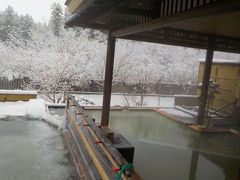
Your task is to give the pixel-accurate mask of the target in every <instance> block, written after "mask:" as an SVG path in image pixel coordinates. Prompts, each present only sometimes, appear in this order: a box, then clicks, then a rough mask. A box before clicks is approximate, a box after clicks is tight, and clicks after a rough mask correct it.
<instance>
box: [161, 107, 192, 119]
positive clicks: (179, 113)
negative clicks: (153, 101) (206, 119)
mask: <svg viewBox="0 0 240 180" xmlns="http://www.w3.org/2000/svg"><path fill="white" fill-rule="evenodd" d="M160 110H163V111H165V112H166V113H168V114H171V115H174V116H177V117H181V118H193V116H191V115H189V114H187V113H184V112H182V111H179V110H177V109H174V108H160Z"/></svg>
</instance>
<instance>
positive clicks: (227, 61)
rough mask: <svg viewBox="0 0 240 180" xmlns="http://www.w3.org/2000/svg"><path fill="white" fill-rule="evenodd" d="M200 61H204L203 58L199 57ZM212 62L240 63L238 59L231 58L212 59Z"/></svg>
mask: <svg viewBox="0 0 240 180" xmlns="http://www.w3.org/2000/svg"><path fill="white" fill-rule="evenodd" d="M198 61H199V62H200V63H204V62H205V59H202V58H201V59H199V60H198ZM213 63H219V64H221V63H222V64H240V60H233V59H213Z"/></svg>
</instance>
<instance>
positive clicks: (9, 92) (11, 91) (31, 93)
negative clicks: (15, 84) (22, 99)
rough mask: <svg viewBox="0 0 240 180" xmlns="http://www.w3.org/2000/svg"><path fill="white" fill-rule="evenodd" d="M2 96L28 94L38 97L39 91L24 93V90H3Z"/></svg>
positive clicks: (1, 91)
mask: <svg viewBox="0 0 240 180" xmlns="http://www.w3.org/2000/svg"><path fill="white" fill-rule="evenodd" d="M0 94H28V95H37V91H24V90H5V89H1V90H0Z"/></svg>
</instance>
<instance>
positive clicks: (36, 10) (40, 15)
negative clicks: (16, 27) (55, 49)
mask: <svg viewBox="0 0 240 180" xmlns="http://www.w3.org/2000/svg"><path fill="white" fill-rule="evenodd" d="M65 1H66V0H0V11H2V10H4V9H6V7H7V6H8V5H10V6H12V7H13V9H14V10H15V11H16V12H17V13H18V14H22V15H25V14H29V15H31V16H32V17H33V19H34V20H35V21H36V22H48V20H49V17H50V7H51V4H52V3H54V2H58V3H60V4H61V5H62V6H63V7H64V8H65V5H64V3H65Z"/></svg>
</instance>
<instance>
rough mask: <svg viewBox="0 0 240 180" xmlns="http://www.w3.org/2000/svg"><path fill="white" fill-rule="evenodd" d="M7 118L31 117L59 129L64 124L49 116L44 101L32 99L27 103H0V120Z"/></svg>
mask: <svg viewBox="0 0 240 180" xmlns="http://www.w3.org/2000/svg"><path fill="white" fill-rule="evenodd" d="M7 116H21V117H23V116H29V117H32V118H37V119H41V120H44V121H46V122H47V123H49V124H51V125H53V126H57V127H61V126H62V123H63V122H61V121H59V120H57V119H56V118H54V117H53V116H51V115H50V114H49V112H48V108H47V106H46V104H45V101H44V100H43V99H31V100H30V101H27V102H22V101H18V102H0V118H1V119H3V118H6V117H7Z"/></svg>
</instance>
